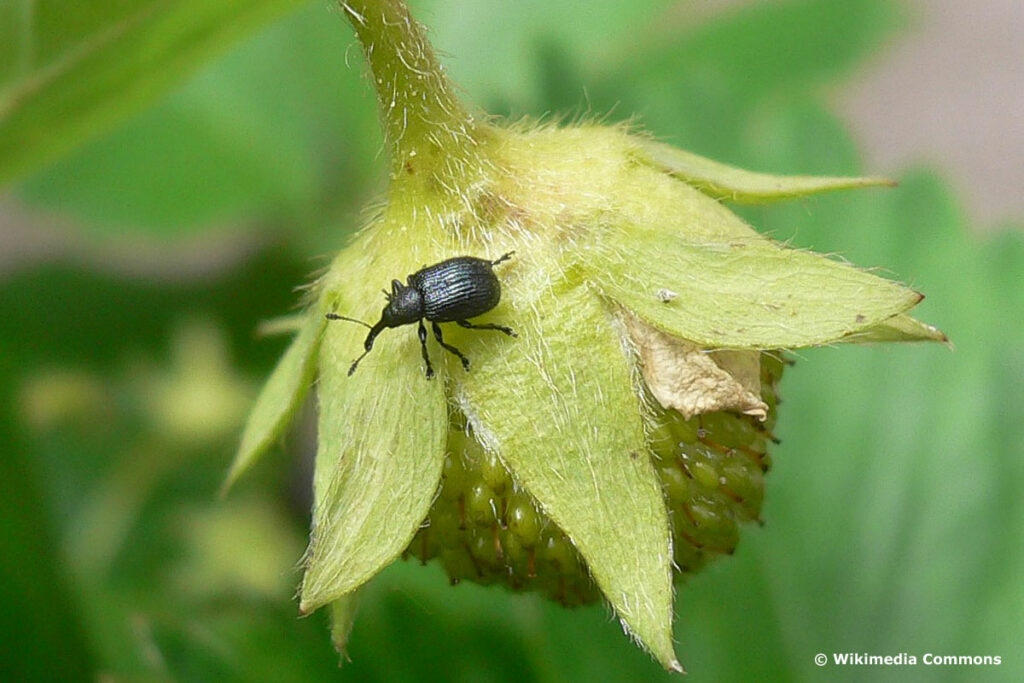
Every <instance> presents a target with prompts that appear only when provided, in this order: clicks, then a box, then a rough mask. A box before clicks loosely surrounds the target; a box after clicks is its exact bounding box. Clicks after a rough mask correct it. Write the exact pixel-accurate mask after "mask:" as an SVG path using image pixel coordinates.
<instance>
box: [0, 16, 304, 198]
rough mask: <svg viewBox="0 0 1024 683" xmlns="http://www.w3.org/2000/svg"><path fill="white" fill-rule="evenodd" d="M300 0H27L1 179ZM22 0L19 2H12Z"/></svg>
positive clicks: (132, 105)
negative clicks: (171, 0) (170, 0)
mask: <svg viewBox="0 0 1024 683" xmlns="http://www.w3.org/2000/svg"><path fill="white" fill-rule="evenodd" d="M300 4H301V1H300V0H184V1H183V2H175V3H169V4H168V3H165V2H161V1H160V0H104V1H103V2H89V3H67V2H60V1H59V0H41V1H40V2H22V3H19V6H18V7H16V8H15V7H13V6H12V7H10V9H8V10H7V12H8V15H9V16H7V17H5V18H7V19H8V21H12V22H13V24H12V25H11V26H10V27H9V28H8V29H7V30H8V32H9V36H8V37H9V38H10V39H11V40H12V41H13V45H16V48H14V49H12V48H8V49H7V50H6V51H5V52H4V53H0V54H3V56H4V58H5V60H6V62H5V63H3V64H0V77H2V78H3V82H2V83H0V182H3V181H7V180H10V179H11V178H12V177H14V176H15V175H17V174H19V173H23V172H25V171H27V170H29V169H30V168H32V167H35V166H38V165H40V164H42V163H44V162H46V161H49V160H51V159H53V158H54V157H56V156H58V155H60V154H62V153H64V152H66V151H68V150H70V149H72V148H74V147H75V146H77V145H79V144H81V143H82V142H83V141H85V140H87V139H89V138H91V137H93V136H95V135H97V134H98V133H100V132H102V131H104V130H106V129H108V128H109V127H110V126H111V125H112V124H113V123H115V122H116V121H117V120H118V119H120V118H123V117H124V116H125V115H127V114H129V113H131V112H133V111H138V110H139V109H141V108H142V107H143V106H144V105H146V104H148V103H149V102H150V101H152V100H153V99H154V98H155V97H156V96H157V95H159V94H161V93H162V92H165V91H166V90H167V89H168V88H169V87H171V86H172V85H174V84H176V83H177V82H179V81H180V80H181V78H182V77H183V76H184V75H185V74H187V73H188V72H190V71H191V70H193V69H195V68H196V67H197V66H198V65H199V64H201V63H202V62H203V61H204V60H206V59H208V58H209V57H210V56H211V55H213V54H215V53H216V52H219V51H222V50H224V49H225V48H226V47H227V46H228V45H230V44H231V43H233V42H234V41H235V40H237V39H238V38H240V37H242V36H243V35H245V34H247V33H249V32H250V31H252V30H254V29H255V28H257V27H259V26H262V25H263V24H264V23H265V22H267V21H269V20H271V19H274V18H276V17H279V16H280V15H282V14H283V13H285V12H287V11H288V10H290V9H293V8H295V7H297V6H299V5H300ZM12 5H13V3H12Z"/></svg>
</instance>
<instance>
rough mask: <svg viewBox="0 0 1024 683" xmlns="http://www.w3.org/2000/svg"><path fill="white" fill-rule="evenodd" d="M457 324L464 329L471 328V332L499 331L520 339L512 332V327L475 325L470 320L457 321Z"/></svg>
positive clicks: (489, 324) (488, 324)
mask: <svg viewBox="0 0 1024 683" xmlns="http://www.w3.org/2000/svg"><path fill="white" fill-rule="evenodd" d="M455 322H456V323H458V324H459V325H461V326H462V327H466V328H469V329H471V330H498V331H499V332H504V333H505V334H507V335H508V336H510V337H518V336H519V335H518V334H516V333H515V332H513V331H512V328H511V327H503V326H501V325H492V324H491V323H485V324H483V325H474V324H473V323H471V322H469V321H468V320H456V321H455Z"/></svg>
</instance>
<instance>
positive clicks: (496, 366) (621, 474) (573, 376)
mask: <svg viewBox="0 0 1024 683" xmlns="http://www.w3.org/2000/svg"><path fill="white" fill-rule="evenodd" d="M510 298H511V297H510ZM508 308H509V309H512V310H511V311H509V312H508V313H503V314H502V315H501V317H503V318H505V319H508V320H514V321H515V329H516V332H518V334H519V338H518V339H509V338H508V337H504V336H501V335H498V336H494V337H491V338H482V337H479V336H478V337H477V338H476V339H474V340H467V348H468V349H469V350H472V353H471V354H470V356H471V357H472V358H473V359H474V362H477V361H478V362H479V364H478V365H474V367H473V368H472V372H470V373H468V374H466V375H463V376H457V385H456V397H457V398H458V399H459V401H460V405H461V406H462V407H463V410H464V411H465V412H466V415H467V417H468V419H469V421H470V423H471V424H472V426H473V429H474V433H475V434H476V435H477V436H478V437H479V438H480V440H481V441H482V442H483V443H484V445H485V446H486V447H487V448H488V449H489V450H492V451H494V452H496V453H497V454H498V456H499V457H500V459H501V460H502V462H503V463H504V464H505V465H506V466H507V467H508V469H509V470H510V471H511V472H512V473H513V476H514V477H515V479H516V481H517V483H518V484H519V485H520V486H522V487H523V488H525V489H526V491H527V492H529V493H530V494H531V495H532V496H533V497H534V498H535V499H536V500H537V502H538V504H539V505H540V507H541V508H542V509H543V510H544V512H545V513H546V514H547V515H548V516H550V517H551V519H552V520H554V522H555V523H556V524H558V526H559V527H560V528H561V529H562V530H563V531H564V532H565V533H566V535H568V537H569V538H570V539H571V541H572V542H573V544H574V545H575V547H576V549H577V550H578V551H579V553H580V555H582V557H583V559H584V560H585V561H586V563H587V566H588V568H589V569H590V572H591V575H592V576H593V578H594V580H595V581H596V583H597V585H598V586H599V587H600V588H601V590H602V591H603V592H604V595H605V596H606V597H607V599H608V601H609V603H610V604H611V605H612V607H613V608H614V609H615V612H616V613H617V615H618V616H619V618H620V619H621V621H622V623H623V625H624V627H625V628H626V629H627V631H629V632H630V633H631V634H633V635H634V636H635V637H636V638H637V640H639V641H640V642H641V643H643V644H644V646H645V647H646V648H647V649H648V650H650V651H651V653H652V654H653V655H654V656H655V657H656V658H657V659H658V661H659V662H661V664H662V665H663V666H665V667H666V668H667V669H671V670H678V669H679V663H678V661H677V660H676V656H675V653H674V651H673V647H672V628H671V627H672V582H671V565H670V562H671V558H672V552H671V549H670V541H669V526H668V517H667V512H666V508H665V501H664V499H663V497H662V492H661V489H660V487H659V484H658V479H657V476H656V475H655V472H654V468H653V466H652V464H651V462H650V459H649V455H648V451H647V447H646V445H645V441H644V428H643V423H642V419H641V410H640V404H639V399H638V398H637V395H636V394H635V393H634V378H633V376H632V371H631V367H630V366H631V363H632V361H631V360H630V359H629V358H627V355H626V353H625V352H624V343H623V340H622V334H624V331H623V330H622V329H621V328H620V326H619V324H618V323H617V322H616V321H615V320H614V317H613V315H611V313H610V312H609V311H608V309H607V307H606V306H605V305H604V304H603V303H602V302H601V300H600V298H599V297H598V296H596V295H594V294H593V293H592V292H590V291H589V290H588V289H587V288H586V287H581V286H577V287H576V288H574V289H571V290H563V291H559V292H548V293H547V294H545V295H543V296H541V297H540V298H539V299H537V300H535V301H531V302H529V303H524V302H510V304H509V305H508ZM470 344H472V346H470ZM474 347H475V348H474Z"/></svg>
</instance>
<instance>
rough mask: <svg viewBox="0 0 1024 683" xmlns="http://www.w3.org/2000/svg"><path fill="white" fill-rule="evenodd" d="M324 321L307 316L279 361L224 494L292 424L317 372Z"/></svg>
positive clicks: (249, 423)
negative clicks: (290, 423)
mask: <svg viewBox="0 0 1024 683" xmlns="http://www.w3.org/2000/svg"><path fill="white" fill-rule="evenodd" d="M324 322H325V321H324V319H323V317H322V316H318V315H316V314H315V313H313V312H310V313H307V314H306V315H305V316H304V319H303V320H302V322H301V323H300V326H299V328H298V334H297V335H296V337H295V339H294V340H293V341H292V343H291V346H289V347H288V350H287V351H285V354H284V355H283V356H282V357H281V360H280V361H278V363H277V367H276V368H274V372H273V373H271V375H270V379H268V380H267V383H266V384H265V385H264V386H263V389H262V391H260V395H259V398H257V399H256V405H255V406H253V409H252V412H250V413H249V419H248V421H247V422H246V424H245V429H244V430H243V432H242V441H241V444H240V445H239V447H238V451H237V452H236V453H235V459H234V461H233V462H232V463H231V469H230V470H229V471H228V475H227V477H226V479H225V481H224V485H223V488H222V492H224V493H226V492H227V491H228V489H230V488H231V486H232V485H233V484H234V483H235V482H236V481H237V480H238V478H239V477H240V476H242V474H244V473H245V472H246V471H247V470H248V469H249V468H250V467H252V465H253V464H254V463H255V462H256V460H258V459H259V457H260V456H261V455H263V454H264V453H266V452H267V450H268V449H269V448H270V445H271V444H272V443H274V441H276V440H277V439H278V437H279V436H280V435H281V432H282V431H284V428H285V427H286V426H287V425H288V423H289V422H290V421H291V418H292V415H293V414H294V413H295V410H296V409H297V408H298V406H299V404H300V403H302V400H303V399H304V398H305V396H306V392H307V391H308V390H309V387H310V384H312V381H313V375H314V373H315V371H316V363H315V362H314V359H315V358H316V353H317V349H318V348H319V345H320V338H321V335H322V334H323V329H324Z"/></svg>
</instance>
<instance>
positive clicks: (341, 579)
mask: <svg viewBox="0 0 1024 683" xmlns="http://www.w3.org/2000/svg"><path fill="white" fill-rule="evenodd" d="M375 237H381V238H382V239H387V238H390V237H391V236H390V235H387V234H386V233H385V234H383V235H382V234H381V233H380V232H379V231H378V232H375V233H367V234H364V235H363V237H362V239H364V240H366V242H372V241H373V240H374V238H375ZM366 242H364V243H363V244H366ZM376 253H379V252H377V251H376V250H372V251H371V250H368V249H365V248H361V245H360V244H356V245H353V246H351V247H350V248H349V249H348V250H346V252H345V253H344V254H343V256H342V257H341V258H340V259H339V260H338V261H336V263H335V264H334V266H332V269H331V272H330V274H329V275H328V276H327V277H326V278H325V279H324V281H323V282H322V283H321V288H322V290H323V295H322V297H321V306H320V308H321V311H328V310H336V311H338V312H344V313H346V314H352V315H353V317H361V318H363V319H366V318H369V317H374V320H375V319H376V316H379V311H380V306H381V304H382V303H383V299H382V297H381V294H380V292H379V288H380V285H381V284H382V283H381V282H379V281H377V280H376V279H366V280H358V279H354V278H352V277H351V274H352V273H384V274H387V275H390V274H392V273H399V274H401V275H400V277H404V275H405V274H406V273H408V272H413V271H414V270H416V269H418V267H419V266H414V265H412V263H414V262H412V263H411V262H410V260H411V259H409V258H407V259H406V260H405V261H401V262H396V263H389V264H384V263H382V262H381V261H379V260H377V259H376V258H375V256H374V254H376ZM414 258H415V257H414ZM427 258H433V255H430V256H428V257H427ZM366 261H370V262H373V265H372V266H370V265H369V264H368V263H366ZM321 315H322V313H321ZM365 336H366V328H364V327H360V326H358V325H356V324H354V323H349V322H347V321H338V322H335V323H332V324H331V325H329V326H328V328H327V329H326V330H325V331H324V334H323V342H322V343H321V346H320V354H319V382H318V385H317V397H318V399H319V424H318V449H317V457H316V470H315V475H314V481H313V499H314V500H313V528H312V535H311V536H312V537H311V542H310V549H309V552H308V563H307V567H306V573H305V576H304V578H303V583H302V591H301V603H302V604H301V609H302V611H303V612H309V611H311V610H314V609H316V608H318V607H320V606H322V605H324V604H326V603H328V602H332V601H334V600H337V599H339V598H340V597H341V596H343V595H345V594H347V593H349V592H351V591H353V590H355V589H356V588H358V587H359V586H361V585H362V584H363V583H365V582H366V581H367V580H369V579H370V578H371V577H372V576H374V575H375V574H376V573H377V572H379V571H380V570H381V569H383V568H384V567H385V566H387V565H388V564H390V563H391V562H392V561H393V560H395V559H396V558H397V557H398V556H399V555H400V554H401V553H402V551H403V550H405V548H406V547H407V546H408V545H409V542H410V541H411V540H412V538H413V536H414V535H415V533H416V531H417V529H419V527H420V524H421V523H422V522H423V520H424V518H425V517H426V516H427V512H428V510H429V508H430V505H431V502H432V501H433V499H434V495H435V493H436V492H437V488H438V484H439V482H440V479H441V466H442V463H443V461H444V445H445V440H446V434H447V427H448V409H447V404H446V401H445V396H444V374H443V373H444V369H443V367H439V370H440V373H441V374H439V376H438V377H435V378H434V379H431V380H428V379H427V378H426V377H425V376H424V367H423V362H422V359H421V357H420V348H419V340H418V339H417V337H416V331H415V329H414V328H413V327H400V328H395V329H389V330H385V331H384V332H383V333H382V334H381V335H380V336H379V337H378V338H377V341H376V343H375V345H374V348H373V352H372V353H370V354H369V355H367V356H366V358H365V359H363V361H362V362H361V363H360V365H359V368H358V370H357V371H356V372H355V373H354V374H353V375H351V376H349V374H348V371H349V367H350V366H351V363H352V360H353V359H354V358H356V357H357V356H358V355H359V354H360V353H361V352H362V350H363V339H364V338H365Z"/></svg>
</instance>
